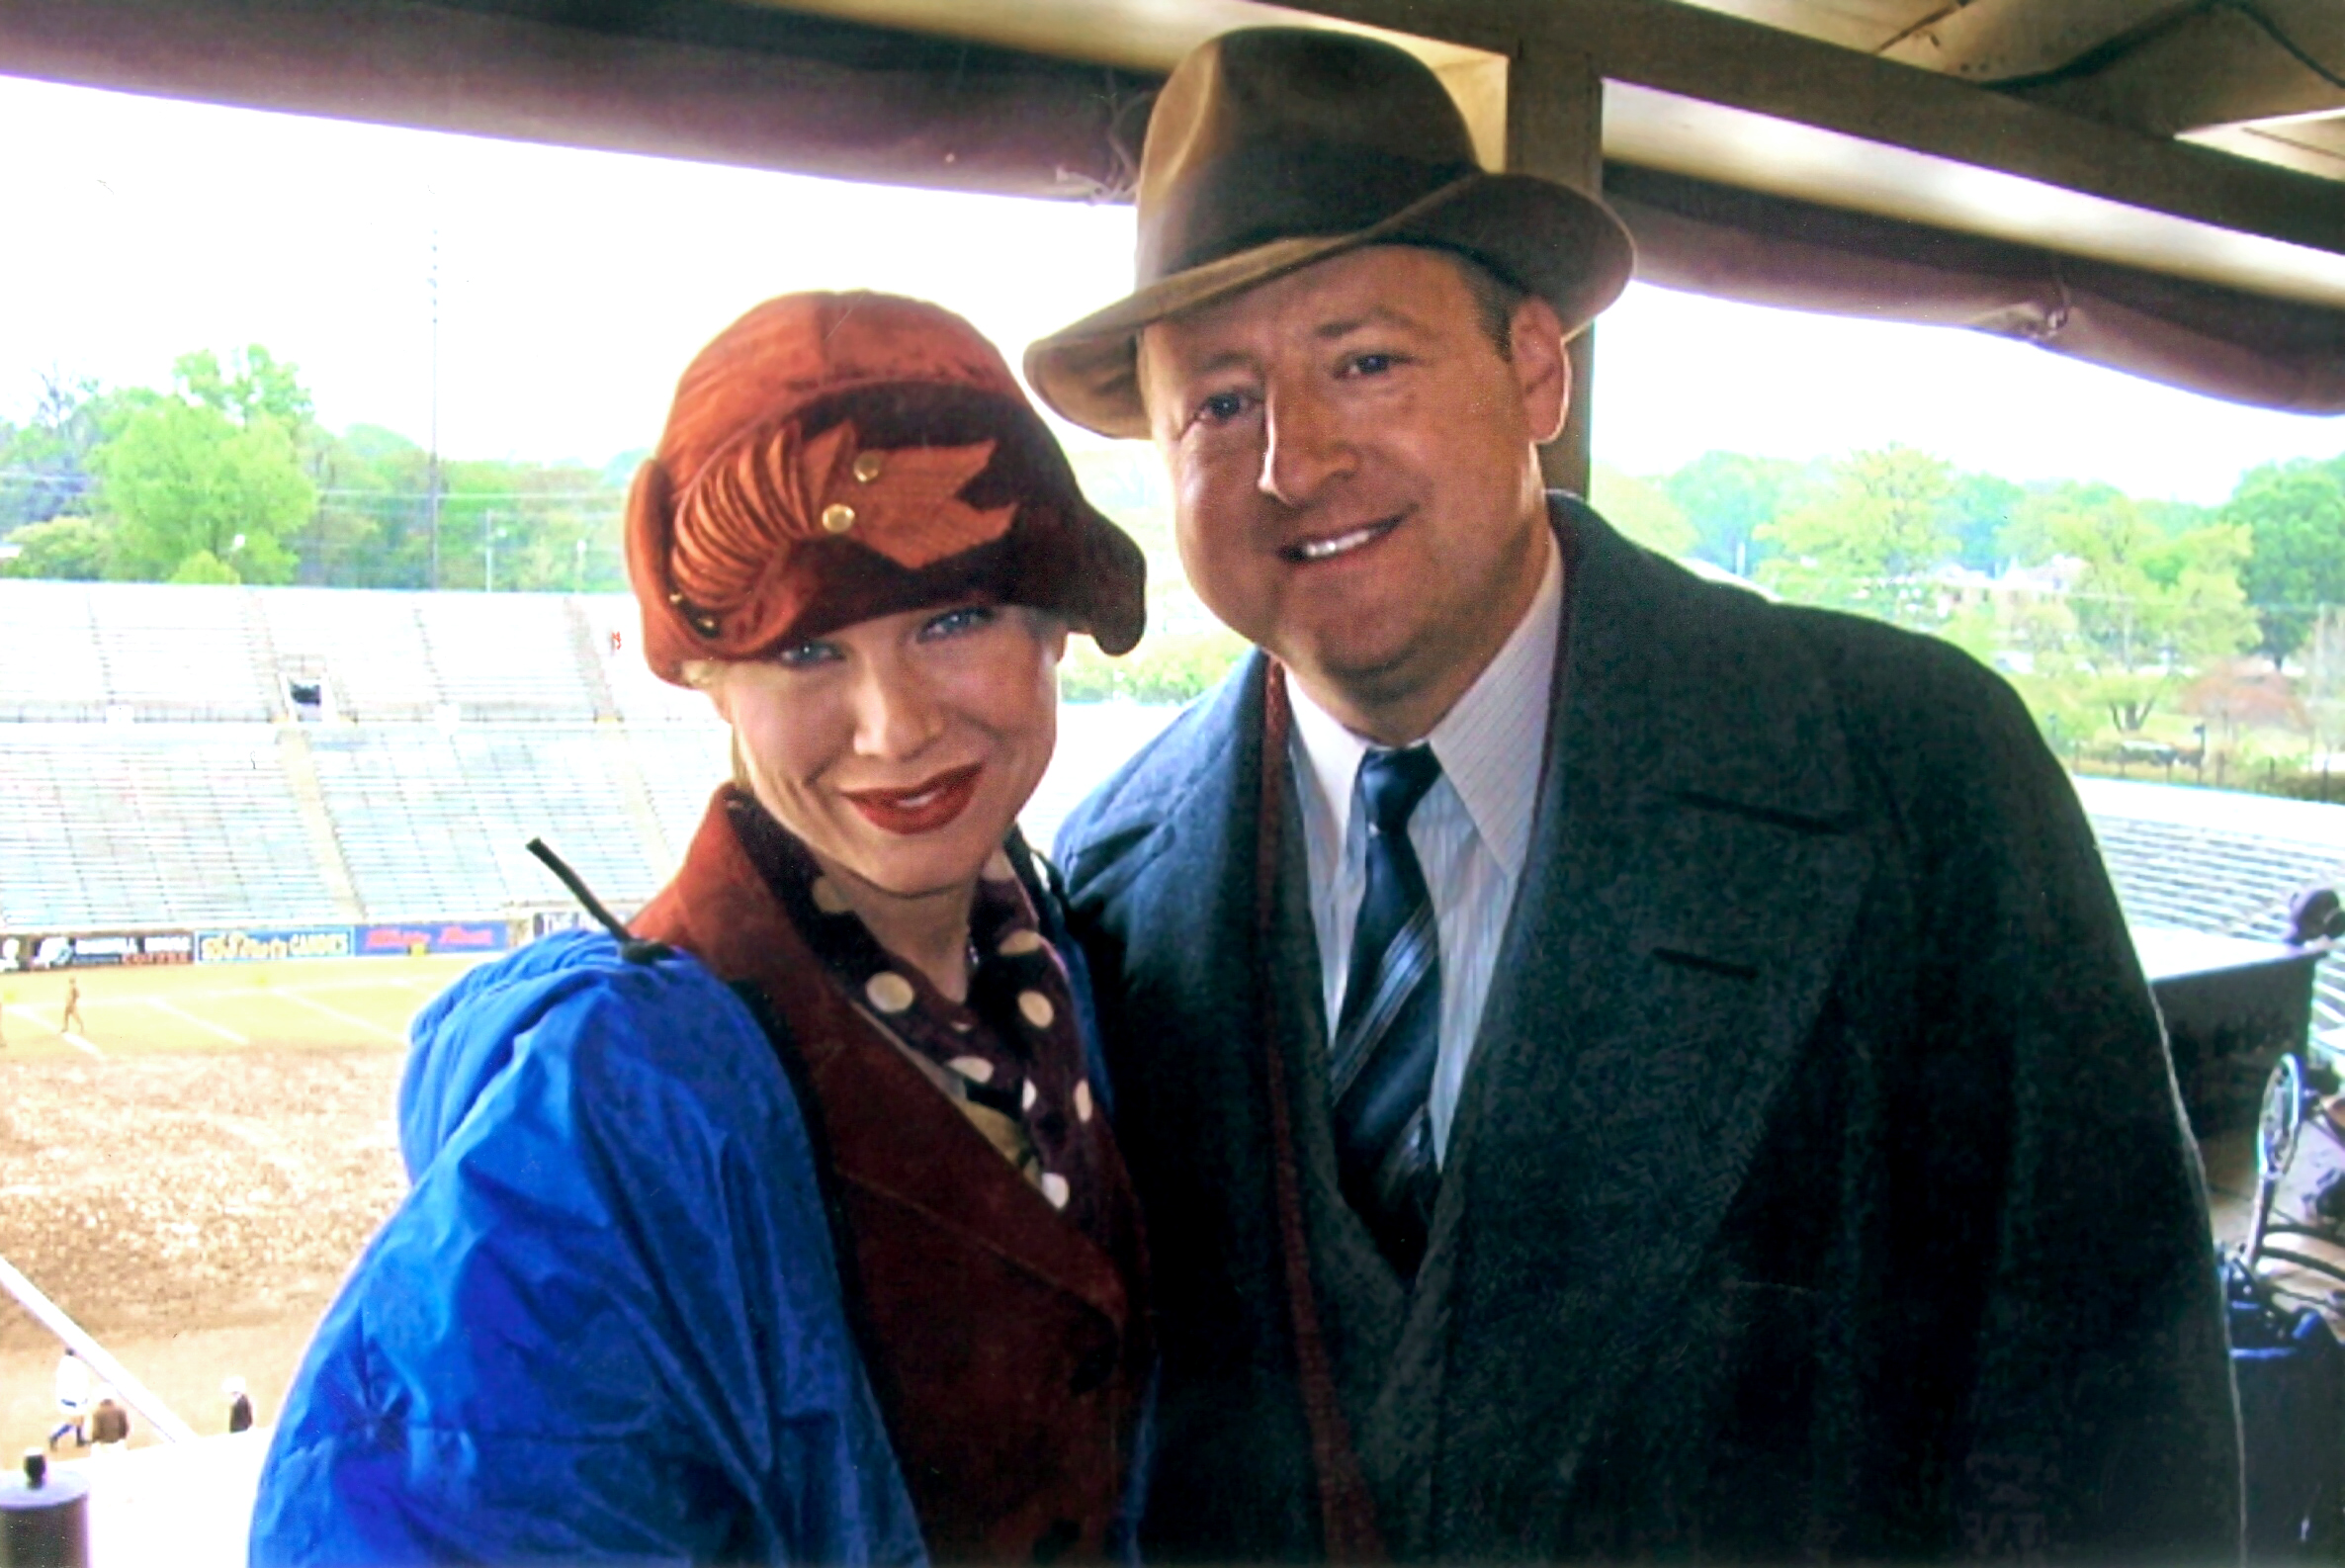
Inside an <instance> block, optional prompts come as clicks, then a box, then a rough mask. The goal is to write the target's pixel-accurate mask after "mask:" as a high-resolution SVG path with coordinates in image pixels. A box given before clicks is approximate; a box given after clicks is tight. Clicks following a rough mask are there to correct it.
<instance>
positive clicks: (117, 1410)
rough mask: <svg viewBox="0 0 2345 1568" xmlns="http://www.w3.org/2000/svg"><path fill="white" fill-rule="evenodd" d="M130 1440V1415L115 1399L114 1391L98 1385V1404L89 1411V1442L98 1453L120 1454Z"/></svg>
mask: <svg viewBox="0 0 2345 1568" xmlns="http://www.w3.org/2000/svg"><path fill="white" fill-rule="evenodd" d="M90 1441H91V1443H92V1444H93V1445H94V1447H95V1448H96V1451H97V1452H99V1453H120V1452H122V1450H123V1446H124V1445H125V1444H126V1443H128V1442H129V1441H130V1412H129V1411H127V1410H125V1409H124V1408H123V1407H122V1405H121V1403H120V1402H119V1401H118V1400H116V1399H115V1397H114V1390H113V1389H112V1388H111V1387H109V1386H107V1385H106V1384H104V1383H100V1384H99V1385H98V1402H97V1404H96V1406H95V1407H94V1408H92V1410H91V1411H90Z"/></svg>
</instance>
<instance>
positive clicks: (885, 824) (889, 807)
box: [839, 762, 986, 835]
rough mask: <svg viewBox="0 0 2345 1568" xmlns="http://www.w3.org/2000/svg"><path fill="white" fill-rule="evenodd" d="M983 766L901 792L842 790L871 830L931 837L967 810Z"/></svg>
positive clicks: (962, 769) (972, 765)
mask: <svg viewBox="0 0 2345 1568" xmlns="http://www.w3.org/2000/svg"><path fill="white" fill-rule="evenodd" d="M985 770H986V765H985V764H984V763H983V762H972V763H970V764H969V765H968V766H967V767H957V768H952V769H950V770H948V771H946V772H943V773H939V774H937V775H936V776H935V777H934V778H932V779H927V780H924V781H922V782H920V783H918V784H914V785H913V786H912V788H910V789H901V790H841V791H839V793H840V794H841V795H844V796H845V797H846V798H847V803H848V804H849V805H851V806H853V807H854V808H855V810H857V811H859V812H861V813H862V814H863V816H864V819H865V820H866V821H868V822H869V823H870V824H871V825H872V826H873V827H874V828H880V829H882V830H883V831H886V832H891V833H905V834H908V835H909V834H912V833H932V832H934V831H936V829H937V828H942V827H944V826H945V825H946V824H948V823H950V822H952V821H953V819H955V818H957V817H959V816H960V815H961V814H962V813H963V812H965V811H967V810H968V809H969V803H970V801H971V800H973V799H975V798H976V796H977V780H978V775H979V774H981V773H983V772H985Z"/></svg>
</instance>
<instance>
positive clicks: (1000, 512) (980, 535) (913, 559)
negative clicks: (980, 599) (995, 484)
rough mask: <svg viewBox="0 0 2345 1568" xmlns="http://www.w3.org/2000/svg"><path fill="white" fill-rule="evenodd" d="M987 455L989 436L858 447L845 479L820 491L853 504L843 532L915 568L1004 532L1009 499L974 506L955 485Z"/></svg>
mask: <svg viewBox="0 0 2345 1568" xmlns="http://www.w3.org/2000/svg"><path fill="white" fill-rule="evenodd" d="M993 461H994V443H993V442H991V441H980V442H978V443H977V444H976V445H974V446H966V447H903V448H899V449H897V450H895V451H892V452H889V451H872V452H865V453H862V454H860V455H859V456H858V457H857V459H856V461H855V463H854V464H853V465H851V466H850V467H849V469H848V471H847V474H848V478H847V481H846V482H843V483H837V482H834V483H833V484H832V486H831V488H830V490H829V491H828V496H829V499H830V500H831V502H832V504H836V505H845V506H849V507H852V508H853V509H854V512H855V522H854V525H853V528H852V531H851V533H850V534H849V537H851V538H853V539H854V540H855V541H856V542H857V543H859V544H861V545H864V546H866V547H867V548H869V549H871V550H875V551H877V552H878V553H879V554H881V555H883V556H885V557H887V558H888V559H889V560H890V561H893V562H894V563H896V565H898V566H903V567H904V568H906V569H907V570H910V571H917V570H919V569H920V568H921V567H922V566H929V565H931V564H932V563H935V562H939V561H942V560H944V559H946V558H947V557H949V556H957V555H959V554H961V553H962V552H963V551H965V550H974V549H976V548H977V547H978V546H979V545H985V544H991V543H992V542H993V541H995V540H997V539H999V538H1000V537H1001V536H1002V535H1003V534H1005V533H1007V532H1008V531H1009V525H1010V523H1011V522H1012V521H1013V520H1014V519H1015V518H1016V516H1017V507H1016V505H1015V504H1014V503H1013V504H1011V505H1008V506H996V507H990V508H979V507H975V506H971V505H970V504H969V503H968V502H966V501H964V500H962V499H961V490H962V487H963V486H964V485H966V484H968V482H969V481H970V480H971V479H976V478H977V477H978V476H979V475H980V474H983V473H984V472H985V471H986V466H987V465H988V464H990V463H992V462H993ZM866 476H868V477H866Z"/></svg>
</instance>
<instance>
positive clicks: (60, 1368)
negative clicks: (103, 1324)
mask: <svg viewBox="0 0 2345 1568" xmlns="http://www.w3.org/2000/svg"><path fill="white" fill-rule="evenodd" d="M54 1383H55V1390H56V1400H57V1415H58V1416H59V1417H60V1418H62V1419H60V1420H59V1421H58V1423H57V1424H56V1426H54V1427H53V1428H51V1429H50V1430H49V1435H48V1446H49V1449H50V1451H51V1452H54V1451H55V1449H56V1446H57V1440H58V1439H59V1438H61V1437H64V1436H65V1435H66V1434H67V1433H71V1434H72V1435H73V1446H75V1447H76V1448H86V1447H88V1446H89V1441H90V1438H89V1430H88V1423H89V1417H90V1368H89V1363H87V1362H86V1361H84V1360H83V1359H82V1358H81V1357H80V1356H79V1355H78V1354H76V1353H74V1351H73V1350H70V1349H68V1350H66V1351H65V1353H64V1354H62V1355H60V1356H58V1357H57V1371H56V1377H55V1380H54Z"/></svg>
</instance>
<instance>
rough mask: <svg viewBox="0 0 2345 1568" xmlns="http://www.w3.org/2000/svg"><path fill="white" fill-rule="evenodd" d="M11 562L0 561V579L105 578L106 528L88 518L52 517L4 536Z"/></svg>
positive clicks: (81, 580) (71, 579)
mask: <svg viewBox="0 0 2345 1568" xmlns="http://www.w3.org/2000/svg"><path fill="white" fill-rule="evenodd" d="M8 543H9V544H11V545H13V546H15V547H16V554H15V556H14V557H13V558H11V559H9V560H6V561H0V576H7V577H54V578H63V579H65V580H67V581H72V582H94V581H96V580H97V579H98V578H100V577H103V576H104V575H106V547H107V529H106V525H105V524H103V523H101V522H99V521H98V520H97V519H95V518H90V517H52V518H50V519H48V520H47V521H46V522H41V523H27V524H26V525H25V526H24V527H22V528H20V529H18V530H17V531H16V532H15V533H13V534H11V535H9V536H8Z"/></svg>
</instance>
